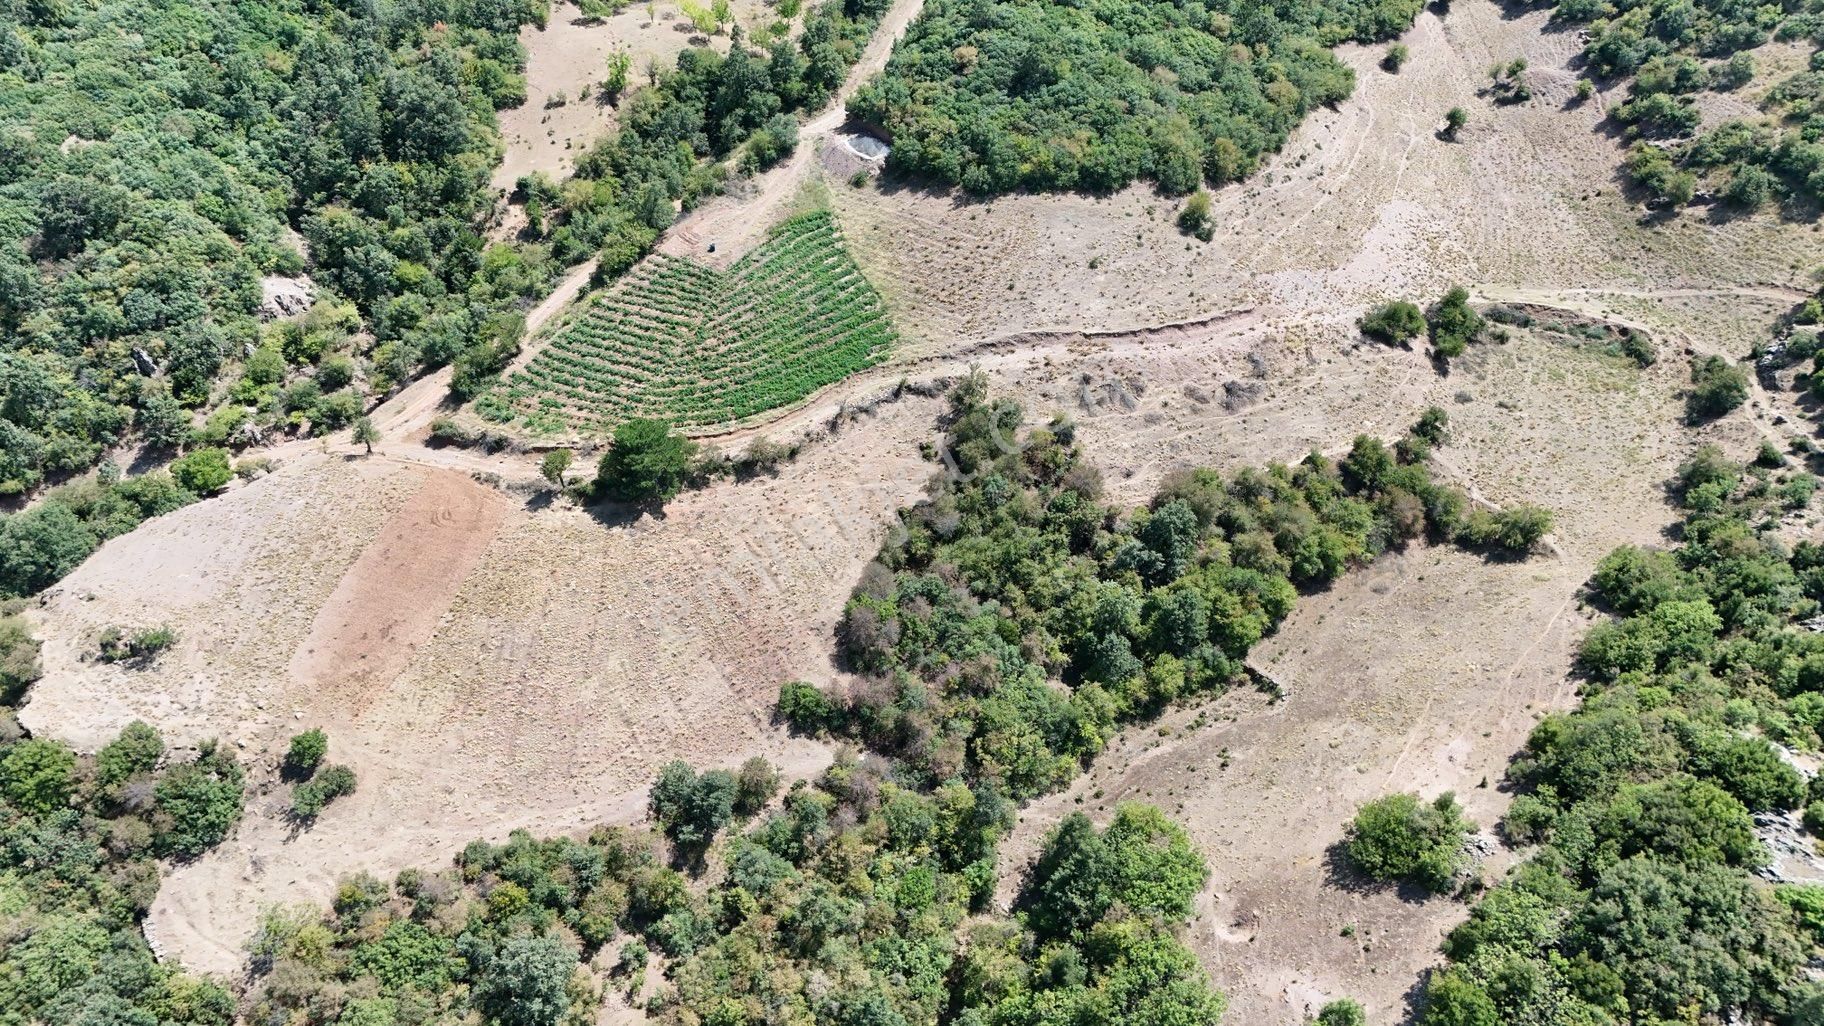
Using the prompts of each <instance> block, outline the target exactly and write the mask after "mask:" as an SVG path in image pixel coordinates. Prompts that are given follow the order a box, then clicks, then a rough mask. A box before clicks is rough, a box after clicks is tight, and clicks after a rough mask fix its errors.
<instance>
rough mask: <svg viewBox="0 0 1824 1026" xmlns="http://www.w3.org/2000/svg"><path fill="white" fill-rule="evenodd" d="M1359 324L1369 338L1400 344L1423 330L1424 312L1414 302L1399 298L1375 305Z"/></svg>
mask: <svg viewBox="0 0 1824 1026" xmlns="http://www.w3.org/2000/svg"><path fill="white" fill-rule="evenodd" d="M1359 325H1360V327H1361V329H1362V334H1364V335H1367V336H1368V337H1369V338H1372V339H1378V340H1380V341H1382V342H1386V343H1389V344H1392V345H1401V344H1403V343H1405V342H1408V341H1410V340H1412V339H1415V338H1417V337H1419V335H1420V334H1422V333H1423V332H1424V331H1425V314H1424V313H1423V312H1422V311H1420V310H1419V308H1418V306H1416V305H1415V304H1412V303H1408V302H1405V301H1404V300H1400V301H1397V302H1392V303H1383V304H1382V305H1380V306H1377V307H1375V308H1374V310H1372V311H1371V312H1370V313H1369V314H1368V315H1367V316H1366V317H1363V318H1362V319H1361V321H1360V322H1359Z"/></svg>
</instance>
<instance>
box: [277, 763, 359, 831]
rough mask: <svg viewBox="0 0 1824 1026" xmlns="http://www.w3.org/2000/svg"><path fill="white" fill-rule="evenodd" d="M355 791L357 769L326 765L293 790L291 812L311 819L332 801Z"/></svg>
mask: <svg viewBox="0 0 1824 1026" xmlns="http://www.w3.org/2000/svg"><path fill="white" fill-rule="evenodd" d="M354 793H355V771H354V770H352V769H350V768H348V767H347V766H342V765H332V766H325V767H323V768H322V769H320V770H318V771H317V772H316V773H314V774H312V776H311V778H310V779H309V780H306V781H304V782H303V783H301V784H299V785H298V786H297V787H295V788H293V789H292V792H291V814H292V815H293V816H296V817H297V818H299V819H302V820H311V819H315V818H316V817H317V814H318V813H320V812H322V811H323V809H324V808H325V807H326V806H328V805H329V803H330V802H332V801H334V800H336V799H337V798H340V797H342V796H343V795H346V794H354Z"/></svg>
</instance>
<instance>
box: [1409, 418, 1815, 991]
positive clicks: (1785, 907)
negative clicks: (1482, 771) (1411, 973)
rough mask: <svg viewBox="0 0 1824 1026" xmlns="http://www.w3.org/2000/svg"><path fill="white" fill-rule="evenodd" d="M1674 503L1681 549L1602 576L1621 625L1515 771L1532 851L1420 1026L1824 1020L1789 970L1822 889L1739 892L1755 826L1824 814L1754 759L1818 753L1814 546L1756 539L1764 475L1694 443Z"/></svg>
mask: <svg viewBox="0 0 1824 1026" xmlns="http://www.w3.org/2000/svg"><path fill="white" fill-rule="evenodd" d="M1674 487H1675V492H1676V494H1677V495H1678V497H1679V500H1680V502H1681V503H1682V504H1683V506H1684V509H1685V520H1684V535H1683V543H1682V544H1681V545H1680V546H1679V547H1678V548H1676V549H1674V550H1672V551H1660V550H1652V549H1640V548H1634V547H1631V546H1630V547H1626V548H1622V549H1618V550H1616V551H1615V552H1614V553H1613V554H1612V555H1610V556H1609V557H1608V558H1606V559H1604V560H1603V561H1602V563H1601V564H1600V565H1599V566H1598V568H1597V570H1596V575H1595V578H1594V581H1593V583H1594V592H1595V597H1596V598H1597V599H1598V600H1599V601H1600V602H1601V603H1603V605H1604V606H1605V607H1606V608H1607V609H1609V610H1610V611H1612V612H1613V613H1614V614H1616V617H1617V618H1616V619H1615V620H1614V621H1613V622H1610V623H1604V624H1600V625H1598V626H1597V627H1595V628H1594V629H1592V630H1591V631H1590V632H1589V634H1588V635H1587V636H1586V637H1585V638H1584V640H1583V646H1582V652H1581V658H1580V661H1581V663H1582V667H1583V670H1584V671H1585V673H1586V674H1587V678H1588V679H1587V683H1586V686H1585V691H1584V702H1583V705H1582V707H1581V708H1579V709H1578V710H1577V711H1575V712H1572V713H1569V714H1558V715H1553V716H1550V717H1547V718H1546V719H1544V720H1543V721H1542V722H1541V723H1540V724H1539V726H1538V728H1537V729H1536V730H1534V732H1533V735H1532V738H1531V739H1530V740H1529V742H1528V744H1527V748H1526V751H1525V752H1523V753H1522V754H1521V756H1520V758H1519V759H1518V760H1517V761H1516V763H1515V765H1514V772H1513V774H1512V775H1513V778H1514V780H1515V783H1517V784H1518V785H1520V786H1521V787H1522V788H1523V789H1524V792H1525V793H1524V794H1523V795H1522V796H1521V797H1519V798H1517V799H1516V800H1515V801H1514V804H1513V807H1512V808H1511V809H1510V810H1509V812H1508V814H1507V818H1506V819H1505V820H1504V821H1503V823H1502V830H1503V832H1504V833H1505V834H1506V835H1507V837H1508V838H1509V839H1510V840H1512V841H1513V842H1515V843H1517V844H1533V843H1537V844H1538V845H1539V847H1538V848H1537V850H1536V851H1535V852H1534V854H1533V855H1532V857H1531V858H1530V859H1528V860H1527V861H1526V862H1525V863H1523V864H1522V865H1521V866H1520V867H1519V868H1517V869H1516V870H1515V871H1514V872H1513V873H1512V874H1511V875H1510V876H1509V877H1508V878H1507V879H1506V880H1505V881H1503V882H1502V883H1501V884H1500V885H1499V886H1498V887H1496V888H1495V889H1494V890H1493V891H1491V892H1490V893H1489V895H1488V896H1487V897H1486V898H1484V899H1483V900H1482V901H1481V902H1480V903H1478V904H1477V905H1476V907H1475V910H1474V912H1473V913H1472V915H1471V916H1470V919H1469V921H1468V922H1467V923H1465V924H1464V925H1463V926H1461V927H1459V928H1458V929H1457V930H1456V931H1455V932H1453V933H1452V934H1451V935H1450V937H1449V939H1448V940H1447V941H1446V942H1445V951H1446V952H1447V953H1448V954H1449V955H1450V957H1451V966H1450V968H1449V971H1447V972H1444V973H1441V974H1439V975H1437V976H1435V977H1433V979H1432V980H1431V983H1430V986H1429V988H1428V1006H1427V1008H1426V1011H1425V1015H1424V1017H1423V1022H1424V1023H1425V1024H1426V1026H1495V1024H1497V1023H1511V1022H1564V1023H1572V1022H1574V1023H1589V1024H1599V1023H1616V1022H1623V1023H1627V1022H1634V1023H1650V1022H1677V1021H1712V1020H1718V1021H1720V1020H1721V1019H1722V1018H1724V1017H1727V1018H1729V1019H1730V1021H1766V1020H1769V1019H1771V1020H1774V1021H1780V1022H1790V1023H1795V1024H1798V1023H1815V1022H1818V1021H1819V1016H1820V1014H1821V1013H1824V990H1821V989H1820V987H1819V985H1818V983H1817V982H1815V981H1805V980H1804V979H1803V978H1802V977H1801V976H1800V974H1799V966H1800V964H1801V963H1802V962H1804V961H1805V960H1806V959H1807V958H1808V957H1810V952H1811V951H1812V947H1813V945H1815V944H1817V943H1819V942H1820V941H1824V888H1819V887H1815V886H1782V887H1778V888H1772V887H1768V886H1766V885H1765V884H1762V883H1761V882H1759V881H1757V880H1755V879H1754V878H1753V877H1752V876H1751V870H1753V869H1755V868H1756V867H1759V866H1762V865H1764V864H1766V862H1767V861H1768V857H1769V856H1768V851H1767V849H1766V848H1765V847H1764V846H1763V845H1762V843H1761V842H1760V841H1759V840H1758V839H1757V837H1756V831H1755V820H1754V819H1753V818H1752V817H1753V816H1754V815H1755V814H1760V813H1767V812H1778V811H1782V810H1789V809H1796V808H1798V807H1799V806H1801V805H1803V804H1804V803H1806V802H1807V801H1811V802H1814V803H1816V802H1818V800H1819V799H1820V798H1824V794H1820V793H1819V787H1820V785H1819V781H1818V779H1817V778H1813V779H1812V780H1811V783H1810V787H1809V791H1808V788H1807V785H1806V781H1805V777H1804V776H1802V775H1801V774H1800V772H1799V771H1798V770H1797V769H1796V768H1794V767H1793V766H1792V765H1790V764H1788V763H1787V762H1786V761H1784V760H1782V759H1781V758H1780V756H1779V754H1778V753H1777V752H1776V750H1775V749H1774V747H1773V745H1772V744H1770V743H1769V742H1770V741H1778V742H1780V743H1783V744H1786V745H1790V746H1792V747H1793V748H1796V749H1800V750H1806V751H1813V750H1816V748H1817V747H1818V744H1819V728H1820V726H1824V677H1821V676H1820V669H1821V667H1824V636H1820V635H1819V634H1817V633H1816V632H1815V631H1813V630H1808V629H1805V628H1804V627H1803V626H1801V621H1808V620H1809V618H1811V617H1813V616H1815V615H1816V614H1817V612H1818V609H1819V603H1820V601H1821V600H1824V549H1820V548H1819V546H1818V545H1817V544H1815V543H1813V542H1810V541H1804V542H1800V543H1798V544H1797V545H1796V546H1793V547H1791V548H1790V549H1788V548H1787V547H1786V546H1784V545H1783V544H1781V543H1780V542H1778V541H1777V540H1776V539H1775V538H1774V537H1773V536H1772V535H1771V534H1770V533H1768V532H1766V531H1764V530H1763V528H1764V527H1765V526H1766V525H1767V519H1766V518H1767V515H1768V513H1770V512H1777V511H1778V510H1780V509H1782V508H1784V507H1785V506H1786V505H1787V499H1786V494H1785V492H1784V490H1783V489H1781V488H1780V487H1778V486H1777V484H1776V482H1775V480H1774V475H1773V474H1770V473H1769V470H1768V469H1767V468H1765V467H1759V468H1754V467H1743V466H1740V465H1737V464H1735V463H1732V462H1730V461H1728V460H1726V459H1724V458H1723V457H1722V455H1721V454H1720V453H1719V452H1717V451H1716V450H1715V449H1714V448H1705V449H1704V450H1701V451H1700V452H1698V453H1697V454H1696V456H1695V457H1693V458H1692V459H1691V460H1690V461H1689V462H1688V463H1686V464H1685V465H1684V467H1683V468H1681V470H1680V472H1679V476H1678V479H1677V481H1676V482H1675V483H1674ZM1810 809H1811V811H1809V812H1807V814H1806V822H1807V824H1808V825H1809V826H1810V827H1811V828H1812V829H1814V830H1815V829H1816V828H1817V826H1818V825H1819V824H1824V804H1813V805H1812V806H1810ZM1795 911H1796V914H1795ZM1742 1010H1745V1011H1746V1015H1743V1014H1742Z"/></svg>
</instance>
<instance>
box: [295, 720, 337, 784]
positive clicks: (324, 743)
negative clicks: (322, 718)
mask: <svg viewBox="0 0 1824 1026" xmlns="http://www.w3.org/2000/svg"><path fill="white" fill-rule="evenodd" d="M328 754H329V735H328V734H326V733H324V731H323V730H322V728H320V727H312V728H311V729H309V730H307V731H304V732H303V733H302V734H294V735H292V738H291V745H290V747H288V748H286V749H285V764H284V769H285V772H286V773H287V774H289V775H292V776H296V777H308V776H310V775H311V774H312V773H314V772H316V769H317V766H318V765H319V764H320V763H322V761H323V758H324V756H326V755H328Z"/></svg>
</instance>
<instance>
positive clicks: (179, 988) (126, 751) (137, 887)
mask: <svg viewBox="0 0 1824 1026" xmlns="http://www.w3.org/2000/svg"><path fill="white" fill-rule="evenodd" d="M163 756H164V742H163V740H162V739H161V738H160V737H159V735H158V732H157V731H155V730H153V729H152V728H151V727H149V726H147V725H146V724H144V723H140V722H137V721H136V722H134V723H132V724H129V725H128V726H127V727H126V729H125V730H123V731H122V732H121V734H120V736H119V737H118V738H117V739H116V740H114V741H111V742H109V743H108V744H107V745H104V746H103V747H102V749H101V750H100V751H99V752H97V753H96V755H95V756H94V758H93V759H90V758H88V757H84V756H79V755H77V754H75V753H74V752H72V751H71V750H70V749H69V748H68V747H66V746H64V745H62V744H61V743H58V742H55V741H45V740H18V739H8V740H4V741H0V836H3V837H4V838H5V840H6V844H5V846H4V852H5V855H4V857H3V859H4V861H3V864H4V866H5V878H6V880H7V882H8V883H7V895H8V897H7V901H8V905H7V911H6V915H7V918H8V921H9V922H11V923H13V924H15V925H23V924H28V923H29V924H30V930H29V931H26V932H21V933H19V934H17V935H16V936H15V937H13V938H12V939H11V940H10V941H9V942H8V943H7V944H5V945H4V946H0V978H4V979H5V980H7V983H6V985H5V986H6V1001H5V1007H6V1012H5V1014H6V1015H8V1016H11V1017H13V1018H15V1019H17V1020H18V1021H20V1022H50V1021H53V1020H55V1019H56V1018H57V1017H58V1016H59V1015H61V1014H63V1013H62V1012H61V1011H60V1009H67V1008H70V1007H72V1006H73V1004H74V1005H76V1006H79V1007H85V1008H87V1009H89V1010H90V1011H91V1012H92V1013H94V1014H107V1015H115V1016H119V1017H120V1021H136V1022H137V1021H143V1022H153V1021H157V1022H165V1023H172V1024H174V1026H227V1024H228V1023H230V1022H232V1021H233V1017H234V1012H235V1001H234V997H233V995H231V994H230V993H229V992H228V991H227V990H226V989H224V988H223V987H222V986H221V985H220V984H218V983H216V982H213V981H211V980H208V979H205V978H202V977H196V976H190V975H188V974H186V973H184V972H183V971H182V970H181V969H180V968H178V967H176V966H174V965H171V964H161V963H160V962H159V961H158V960H156V959H155V958H154V957H153V955H152V952H151V949H150V948H149V947H147V945H146V942H145V938H144V937H143V936H142V935H141V934H140V930H139V919H140V917H141V916H143V915H144V914H145V913H146V910H147V909H148V908H149V907H150V906H151V904H152V900H153V898H154V897H155V896H156V894H157V891H158V875H159V868H158V864H157V862H156V861H154V860H155V857H156V856H157V855H158V854H170V855H190V854H196V853H198V852H200V851H202V850H204V849H205V848H206V847H207V846H208V844H210V843H213V842H212V839H219V837H220V835H221V833H222V832H224V830H225V828H220V829H218V826H219V824H220V822H221V819H222V818H223V815H222V814H223V813H226V812H227V811H228V809H229V807H230V805H232V810H233V813H234V814H238V811H239V799H238V790H237V791H236V792H235V796H234V801H233V802H232V803H231V802H229V801H228V800H227V798H228V796H227V795H226V794H225V793H221V794H216V795H215V796H214V797H215V799H216V800H215V801H204V802H200V803H199V802H197V801H195V800H194V799H195V798H196V796H197V794H198V792H199V790H201V789H200V788H198V787H197V786H196V783H197V781H199V780H202V779H206V778H212V777H213V776H214V774H215V773H216V771H217V770H218V769H219V760H220V759H221V758H222V757H221V756H220V755H218V753H216V752H215V751H214V750H213V749H212V748H210V747H208V746H205V750H204V753H203V754H202V755H201V756H199V758H198V760H197V762H196V763H178V764H175V765H172V766H170V767H168V768H167V769H166V770H165V771H164V773H163V774H161V773H160V772H159V770H158V765H159V762H160V761H161V759H162V758H163ZM232 818H233V817H232V816H228V817H227V820H228V822H229V823H232ZM33 853H35V854H33ZM51 853H60V854H57V855H55V856H53V855H52V854H51ZM97 1009H105V1010H106V1011H105V1012H95V1010H97Z"/></svg>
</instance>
